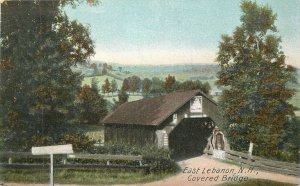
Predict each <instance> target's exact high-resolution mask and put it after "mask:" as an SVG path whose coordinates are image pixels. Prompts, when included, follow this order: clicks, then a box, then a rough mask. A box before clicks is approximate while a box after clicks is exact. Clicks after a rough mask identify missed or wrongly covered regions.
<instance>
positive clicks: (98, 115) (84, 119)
mask: <svg viewBox="0 0 300 186" xmlns="http://www.w3.org/2000/svg"><path fill="white" fill-rule="evenodd" d="M77 103H78V107H79V121H80V123H81V124H98V123H99V121H100V120H101V119H103V118H104V117H105V116H106V114H107V103H106V100H105V99H104V98H103V97H102V96H101V95H100V94H99V93H98V91H97V90H95V89H93V88H91V87H90V86H88V85H85V86H83V87H82V88H81V90H80V93H79V95H78V96H77Z"/></svg>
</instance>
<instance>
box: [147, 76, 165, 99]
mask: <svg viewBox="0 0 300 186" xmlns="http://www.w3.org/2000/svg"><path fill="white" fill-rule="evenodd" d="M162 85H163V81H162V80H161V79H159V78H158V77H153V78H152V86H151V90H150V92H151V94H157V95H161V94H162V92H163V90H162Z"/></svg>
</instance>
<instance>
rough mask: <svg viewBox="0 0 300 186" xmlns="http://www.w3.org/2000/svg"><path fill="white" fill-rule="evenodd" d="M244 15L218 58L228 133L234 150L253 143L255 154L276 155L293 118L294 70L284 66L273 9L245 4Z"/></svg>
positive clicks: (220, 46)
mask: <svg viewBox="0 0 300 186" xmlns="http://www.w3.org/2000/svg"><path fill="white" fill-rule="evenodd" d="M241 9H242V12H243V14H242V16H241V22H242V24H241V26H238V27H237V28H236V29H235V31H234V33H233V35H232V36H229V35H223V36H222V41H221V42H220V44H219V52H218V57H217V61H218V63H219V65H220V68H221V70H220V72H219V73H218V82H217V83H218V85H220V86H223V87H224V90H223V95H222V96H221V100H220V105H221V108H222V110H223V112H224V115H225V116H226V117H227V118H228V120H229V123H228V124H227V125H226V126H224V130H226V131H227V133H228V137H229V140H230V142H231V143H232V147H233V148H238V149H241V150H245V149H246V146H245V145H244V144H246V143H249V142H250V144H252V142H253V143H255V147H256V151H255V153H256V154H260V155H274V153H276V152H277V144H278V140H279V138H280V136H281V135H282V133H283V132H284V130H283V127H284V124H285V123H286V118H287V117H286V116H287V115H291V116H293V115H294V109H293V106H292V105H291V104H289V103H288V102H287V100H288V99H290V98H291V97H292V96H293V95H294V93H295V90H294V89H293V88H291V87H290V86H289V84H290V83H291V82H293V81H294V77H295V76H294V73H295V68H294V67H292V66H290V65H286V64H285V58H286V57H285V55H284V53H283V51H282V50H281V48H280V37H278V36H277V35H275V34H274V33H275V32H276V26H275V24H274V23H275V20H276V14H273V12H272V10H271V8H270V7H268V6H259V5H257V4H256V3H255V2H251V1H242V3H241ZM250 146H251V145H250ZM249 150H250V149H249ZM250 153H251V152H250Z"/></svg>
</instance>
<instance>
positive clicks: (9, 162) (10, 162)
mask: <svg viewBox="0 0 300 186" xmlns="http://www.w3.org/2000/svg"><path fill="white" fill-rule="evenodd" d="M8 164H9V165H11V164H12V157H9V158H8Z"/></svg>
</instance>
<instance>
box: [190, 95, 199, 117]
mask: <svg viewBox="0 0 300 186" xmlns="http://www.w3.org/2000/svg"><path fill="white" fill-rule="evenodd" d="M190 111H191V112H192V113H195V112H196V113H201V112H202V96H195V97H193V98H192V99H191V105H190Z"/></svg>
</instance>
